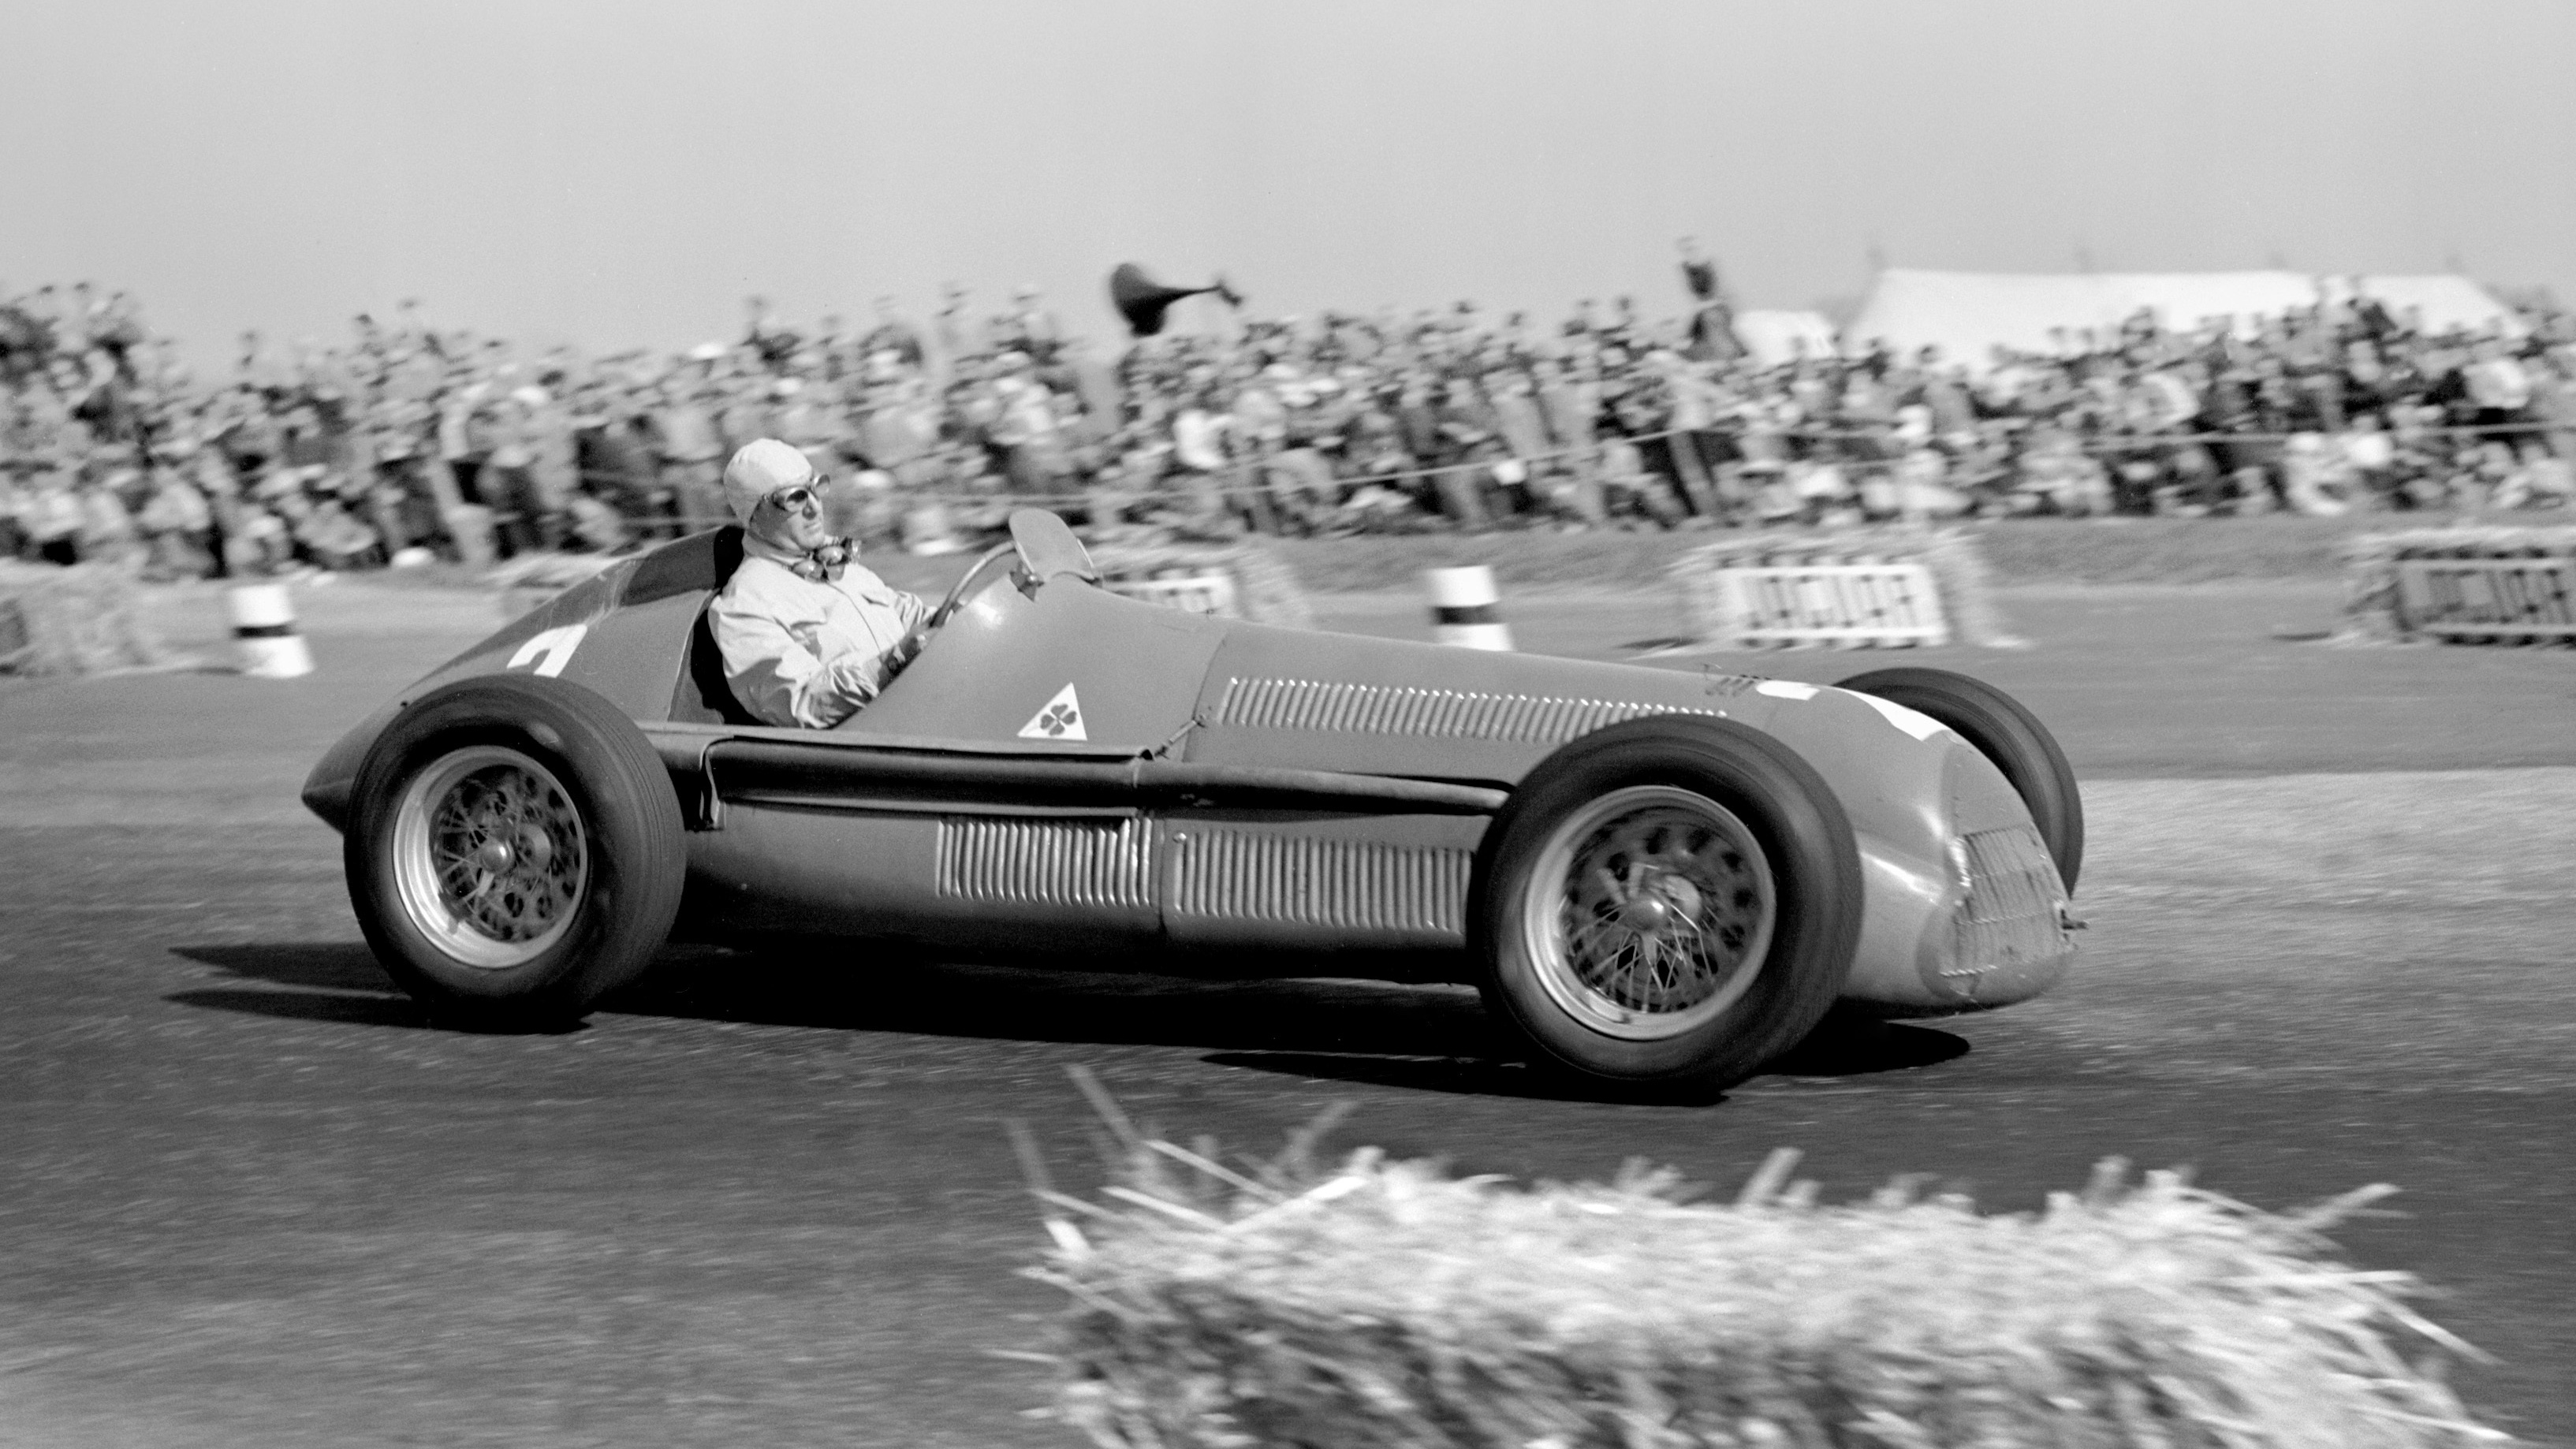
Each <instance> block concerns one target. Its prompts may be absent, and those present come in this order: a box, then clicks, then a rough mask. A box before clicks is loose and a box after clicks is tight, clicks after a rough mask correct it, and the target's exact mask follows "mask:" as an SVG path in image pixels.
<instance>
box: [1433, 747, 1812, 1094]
mask: <svg viewBox="0 0 2576 1449" xmlns="http://www.w3.org/2000/svg"><path fill="white" fill-rule="evenodd" d="M1861 910H1862V901H1861V871H1860V850H1859V846H1858V844H1857V843H1856V842H1855V841H1854V839H1853V836H1852V827H1851V820H1850V818H1849V817H1848V816H1847V815H1846V814H1845V813H1844V811H1843V807H1842V802H1841V801H1839V800H1837V799H1836V798H1835V796H1834V793H1833V790H1832V788H1831V787H1829V786H1828V785H1827V784H1826V783H1825V781H1824V779H1823V777H1822V776H1820V775H1818V774H1817V773H1816V771H1815V768H1814V767H1813V766H1811V765H1809V764H1808V763H1807V762H1806V761H1805V760H1804V759H1802V758H1800V757H1799V756H1798V754H1797V752H1796V751H1794V750H1792V749H1790V748H1789V747H1788V746H1787V745H1784V744H1782V743H1780V742H1779V741H1778V740H1776V739H1773V738H1772V737H1771V736H1769V735H1766V734H1763V733H1762V732H1760V731H1758V730H1755V729H1752V728H1749V727H1747V726H1745V725H1742V724H1738V723H1736V722H1734V721H1732V720H1723V719H1709V718H1704V717H1697V716H1686V715H1654V716H1648V717H1646V718H1644V719H1635V720H1629V721H1626V722H1625V723H1621V724H1615V725H1611V726H1609V727H1607V728H1605V729H1600V730H1596V731H1594V732H1592V733H1591V734H1588V735H1585V736H1584V737H1582V738H1581V739H1578V740H1575V741H1573V742H1571V743H1569V744H1567V745H1566V746H1565V747H1564V748H1562V749H1560V750H1558V751H1557V752H1556V753H1555V754H1553V755H1550V756H1549V757H1548V758H1547V759H1545V760H1543V761H1541V762H1540V763H1539V765H1538V767H1537V768H1536V769H1534V770H1532V771H1531V772H1530V773H1529V775H1528V777H1527V778H1525V779H1524V780H1523V781H1522V782H1521V784H1520V786H1519V788H1517V789H1515V790H1514V791H1512V793H1511V798H1510V799H1508V800H1507V801H1505V802H1504V804H1503V808H1502V810H1501V811H1500V812H1498V813H1497V814H1496V816H1495V817H1494V822H1493V824H1492V826H1491V827H1490V828H1488V829H1487V831H1486V832H1485V838H1484V842H1483V844H1482V845H1481V846H1480V847H1479V849H1478V852H1477V860H1476V867H1475V875H1474V878H1473V885H1472V886H1471V888H1470V890H1469V894H1468V903H1467V946H1468V950H1469V952H1470V960H1471V962H1472V964H1473V966H1474V969H1475V971H1476V973H1477V985H1478V989H1479V990H1480V992H1481V993H1482V994H1483V996H1484V999H1485V1006H1486V1009H1487V1011H1488V1012H1489V1013H1491V1015H1492V1016H1493V1018H1494V1019H1495V1020H1496V1021H1497V1022H1498V1023H1500V1024H1501V1025H1502V1026H1503V1027H1504V1028H1505V1029H1506V1030H1507V1031H1508V1032H1509V1033H1510V1034H1511V1035H1512V1036H1513V1037H1514V1038H1516V1040H1517V1042H1518V1044H1520V1045H1522V1046H1524V1047H1525V1048H1526V1049H1527V1051H1528V1054H1529V1060H1530V1061H1531V1063H1532V1064H1533V1065H1535V1066H1538V1067H1541V1068H1545V1069H1557V1070H1566V1071H1571V1072H1573V1073H1576V1074H1578V1075H1580V1076H1583V1077H1589V1078H1593V1079H1607V1080H1608V1081H1611V1082H1616V1083H1623V1084H1628V1085H1631V1086H1640V1087H1650V1088H1654V1089H1658V1090H1697V1091H1710V1090H1719V1089H1723V1088H1725V1087H1727V1086H1730V1085H1732V1084H1734V1083H1736V1082H1739V1081H1741V1080H1743V1079H1744V1078H1746V1077H1749V1076H1751V1075H1753V1074H1754V1073H1755V1072H1757V1071H1760V1070H1761V1069H1762V1067H1763V1066H1764V1064H1766V1063H1767V1062H1769V1061H1770V1060H1771V1059H1772V1058H1774V1057H1776V1056H1778V1055H1779V1054H1780V1053H1782V1052H1784V1051H1786V1050H1788V1049H1789V1048H1790V1047H1792V1046H1795V1045H1796V1044H1797V1043H1798V1042H1799V1041H1800V1040H1801V1039H1803V1038H1804V1037H1805V1036H1806V1035H1807V1033H1808V1032H1809V1031H1810V1030H1811V1029H1813V1028H1814V1026H1815V1025H1816V1023H1817V1022H1818V1021H1819V1020H1821V1019H1822V1018H1823V1017H1824V1014H1825V1012H1826V1010H1827V1009H1828V1008H1830V1007H1831V1006H1832V1005H1833V1003H1834V999H1835V998H1836V997H1837V996H1839V995H1840V994H1841V992H1842V989H1843V983H1844V981H1845V979H1846V977H1848V975H1849V974H1850V971H1851V962H1852V956H1853V954H1854V952H1855V951H1856V950H1857V949H1858V947H1859V943H1860V929H1861Z"/></svg>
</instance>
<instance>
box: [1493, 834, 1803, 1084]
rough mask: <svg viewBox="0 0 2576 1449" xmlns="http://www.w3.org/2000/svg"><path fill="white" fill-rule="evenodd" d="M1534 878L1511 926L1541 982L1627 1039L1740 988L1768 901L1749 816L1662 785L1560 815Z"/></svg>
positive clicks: (1710, 1009)
mask: <svg viewBox="0 0 2576 1449" xmlns="http://www.w3.org/2000/svg"><path fill="white" fill-rule="evenodd" d="M1531 882H1532V885H1533V886H1536V887H1542V888H1541V889H1533V890H1531V891H1530V892H1528V894H1527V895H1526V896H1525V897H1524V900H1523V905H1522V912H1521V931H1522V933H1523V935H1524V937H1525V943H1524V949H1526V950H1527V951H1528V952H1529V955H1530V959H1531V961H1532V963H1533V964H1534V965H1536V966H1537V968H1538V979H1539V984H1540V985H1541V986H1542V987H1544V988H1545V989H1546V991H1547V994H1548V995H1549V996H1550V997H1553V998H1554V999H1555V1001H1556V1003H1557V1005H1559V1006H1561V1007H1563V1008H1564V1009H1565V1010H1566V1012H1567V1013H1568V1014H1570V1015H1572V1016H1574V1017H1575V1018H1577V1019H1578V1020H1581V1021H1582V1022H1584V1023H1585V1024H1586V1025H1588V1026H1590V1027H1592V1028H1593V1029H1594V1030H1596V1031H1600V1032H1604V1033H1606V1034H1608V1035H1610V1036H1615V1037H1625V1038H1628V1039H1631V1040H1637V1041H1651V1040H1655V1039H1658V1038H1662V1037H1669V1036H1677V1035H1680V1034H1681V1033H1684V1032H1687V1031H1690V1030H1691V1029H1692V1028H1694V1027H1697V1026H1699V1025H1701V1024H1703V1023H1705V1022H1706V1021H1708V1020H1709V1019H1710V1018H1712V1017H1714V1016H1716V1015H1717V1014H1718V1013H1719V1012H1721V1011H1724V1010H1725V1009H1726V1008H1727V1006H1728V1004H1729V1003H1731V1002H1733V1001H1734V1000H1735V999H1736V998H1737V997H1739V996H1741V995H1743V994H1744V989H1745V987H1746V986H1747V985H1748V984H1750V983H1751V981H1752V979H1753V976H1754V974H1755V973H1756V972H1758V971H1759V970H1761V966H1762V956H1763V953H1764V952H1766V951H1768V950H1769V949H1770V946H1771V928H1772V922H1773V918H1774V917H1775V915H1776V914H1777V913H1778V910H1779V901H1778V894H1777V891H1776V888H1775V887H1774V885H1773V882H1772V879H1771V865H1770V862H1769V861H1767V860H1765V859H1764V858H1763V854H1762V846H1761V844H1760V842H1758V841H1756V840H1755V839H1754V838H1753V832H1752V830H1751V829H1750V828H1749V827H1748V826H1746V825H1745V823H1744V822H1743V821H1742V820H1740V819H1738V818H1737V817H1736V815H1735V812H1734V811H1731V810H1729V809H1727V808H1726V807H1725V806H1723V805H1720V804H1718V803H1717V802H1716V801H1714V800H1711V799H1709V798H1708V797H1706V796H1704V795H1697V794H1694V793H1692V792H1690V791H1688V790H1682V789H1676V788H1674V787H1672V786H1669V785H1637V786H1631V787H1629V788H1627V789H1624V790H1613V791H1611V792H1610V793H1609V794H1607V795H1603V796H1601V797H1600V798H1599V799H1596V800H1594V801H1592V802H1591V803H1590V804H1588V805H1586V806H1584V807H1583V808H1582V809H1581V810H1578V811H1576V812H1575V813H1574V814H1572V815H1570V816H1568V817H1566V819H1565V821H1564V822H1563V823H1562V824H1560V825H1558V826H1557V827H1556V829H1555V831H1554V832H1553V833H1552V834H1550V835H1549V837H1548V839H1547V842H1546V844H1545V845H1544V846H1542V847H1541V849H1540V853H1539V858H1538V862H1537V864H1536V865H1534V866H1533V867H1532V868H1531ZM1549 882H1554V883H1555V889H1554V890H1553V891H1550V890H1546V889H1543V887H1545V886H1546V885H1547V883H1549Z"/></svg>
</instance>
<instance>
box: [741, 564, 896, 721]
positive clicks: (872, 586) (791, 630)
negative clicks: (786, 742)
mask: <svg viewBox="0 0 2576 1449" xmlns="http://www.w3.org/2000/svg"><path fill="white" fill-rule="evenodd" d="M929 615H930V606H929V605H927V604H924V603H923V602H922V601H921V600H920V599H919V598H917V597H915V596H914V595H911V594H907V593H905V592H903V591H902V590H900V589H895V588H891V587H888V586H887V584H886V581H885V580H883V579H881V578H878V577H877V576H876V575H875V574H872V573H870V572H868V571H867V570H866V569H863V568H861V567H859V566H858V565H856V564H852V565H850V566H849V567H848V568H847V569H846V570H844V571H843V572H842V574H841V577H840V578H839V579H837V580H835V581H833V582H830V583H816V582H813V581H810V580H807V579H803V578H799V577H798V576H797V575H796V572H795V571H794V570H793V569H791V568H789V567H788V566H787V565H786V564H784V563H782V562H779V561H778V560H776V559H772V558H765V557H762V556H761V554H760V553H759V552H758V551H756V546H754V551H752V552H750V553H749V556H747V557H745V558H744V559H743V561H742V567H741V568H739V569H736V570H735V571H734V576H733V579H732V581H731V582H730V583H727V584H726V585H725V587H724V592H723V593H721V594H718V595H716V600H715V602H714V603H713V604H711V605H709V606H708V608H707V623H708V626H709V627H710V628H711V629H712V630H713V631H714V633H715V637H716V647H717V648H718V649H720V650H722V651H723V653H724V666H725V680H726V682H727V683H729V684H731V685H732V686H733V697H734V698H735V699H736V700H739V701H740V702H741V703H742V707H743V708H744V709H747V710H749V711H751V713H752V714H753V715H754V716H756V717H757V718H758V719H759V720H760V722H761V723H763V724H773V725H802V726H804V727H805V728H807V729H827V728H829V727H831V726H833V725H836V724H839V723H840V722H841V721H843V720H845V719H848V718H849V717H850V716H851V715H853V714H855V713H857V712H858V710H859V707H860V706H861V705H864V704H866V703H867V702H868V701H869V700H871V699H874V698H876V696H877V691H878V690H880V689H883V688H884V687H885V683H886V680H887V679H888V678H890V677H891V676H892V674H893V672H894V671H893V669H892V668H890V667H889V666H888V663H887V660H888V656H889V655H890V653H891V652H892V651H893V650H894V649H895V646H897V645H898V644H900V643H902V642H903V637H904V635H905V634H907V633H909V632H910V631H911V630H913V629H915V628H917V627H919V626H920V624H921V622H922V621H923V620H924V619H926V618H928V617H929Z"/></svg>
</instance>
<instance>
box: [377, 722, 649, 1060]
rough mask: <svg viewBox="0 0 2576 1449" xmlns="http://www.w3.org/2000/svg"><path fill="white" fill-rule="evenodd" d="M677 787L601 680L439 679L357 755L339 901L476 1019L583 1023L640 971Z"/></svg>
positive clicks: (428, 991) (501, 1023) (467, 1020)
mask: <svg viewBox="0 0 2576 1449" xmlns="http://www.w3.org/2000/svg"><path fill="white" fill-rule="evenodd" d="M683 830H684V825H683V822H682V820H681V816H680V804H679V798H678V796H677V795H676V794H675V793H674V791H673V789H672V787H671V781H670V776H669V775H668V774H667V773H666V772H665V771H664V769H663V767H662V762H661V760H660V758H659V757H658V756H656V755H655V754H654V752H653V747H652V745H651V744H650V743H648V742H647V741H646V740H645V738H644V735H643V732H642V731H640V730H638V729H636V727H635V725H634V724H633V722H632V721H630V720H628V719H627V718H626V717H625V715H624V714H622V713H621V712H619V710H618V709H617V707H616V706H614V705H612V704H610V703H609V702H608V701H607V700H605V699H603V698H601V697H600V696H599V695H597V694H595V693H592V692H591V691H590V690H587V689H583V688H581V687H580V686H578V685H573V684H566V683H564V682H562V681H561V680H557V679H549V678H543V677H540V676H537V675H530V674H499V675H487V676H483V677H480V678H475V679H466V680H460V681H457V682H456V683H453V684H448V685H444V686H441V687H440V688H438V689H435V690H432V691H431V692H430V693H428V694H427V695H424V696H422V697H421V699H420V700H418V701H417V702H415V703H414V704H413V705H412V706H411V707H410V708H408V709H406V710H404V711H403V712H402V713H401V714H400V715H398V716H396V717H395V719H394V721H393V723H392V724H390V725H388V726H387V727H386V729H385V732H384V733H383V735H381V736H380V737H378V739H377V740H376V743H375V745H374V747H373V748H372V749H370V750H369V751H368V752H367V757H366V760H365V761H364V763H362V764H361V765H360V766H359V769H358V778H357V781H356V786H355V788H354V790H353V791H352V792H351V795H350V818H349V826H348V830H347V832H346V834H345V836H344V838H343V842H342V849H341V862H342V866H343V868H344V870H345V872H346V874H347V876H348V881H349V902H350V905H351V906H352V907H353V908H355V910H356V911H357V915H358V925H359V927H360V929H361V930H363V931H364V932H365V933H366V937H367V944H368V946H369V947H371V948H372V949H373V950H374V951H375V953H376V959H377V960H378V961H380V962H382V963H383V965H384V968H385V971H386V973H387V974H388V975H390V976H392V977H393V979H394V982H395V984H397V985H399V986H400V987H402V988H403V989H404V990H405V991H408V992H410V993H411V994H412V995H413V996H414V997H416V998H418V999H419V1000H420V1001H421V1002H422V1003H423V1004H424V1005H426V1006H427V1007H429V1008H430V1010H431V1012H432V1014H433V1015H434V1016H437V1017H440V1018H444V1019H447V1020H451V1021H454V1022H456V1023H457V1024H460V1025H467V1026H473V1027H479V1028H485V1029H500V1030H528V1029H542V1028H547V1027H553V1026H560V1025H565V1024H569V1023H571V1022H575V1021H578V1020H579V1019H580V1018H581V1016H582V1015H583V1014H584V1013H585V1012H586V1011H587V1010H588V1009H589V1008H590V1005H591V1003H593V1002H595V1001H597V1000H598V999H599V998H600V997H602V996H604V995H606V994H607V993H609V992H610V991H613V990H615V989H617V988H618V987H619V986H622V985H624V984H626V983H627V982H628V981H630V980H633V979H634V978H635V977H636V976H638V975H640V974H642V972H643V970H644V968H645V967H646V966H647V965H649V964H650V963H651V961H652V959H653V954H654V952H655V951H657V950H659V949H660V948H661V945H662V943H663V941H664V940H665V939H666V938H667V937H668V936H669V934H670V930H671V922H672V919H673V917H674V916H676V915H677V914H678V912H679V907H680V892H681V888H682V886H683V885H684V884H685V883H686V879H687V874H688V854H687V848H686V845H685V842H684V837H683Z"/></svg>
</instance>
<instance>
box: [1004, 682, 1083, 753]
mask: <svg viewBox="0 0 2576 1449" xmlns="http://www.w3.org/2000/svg"><path fill="white" fill-rule="evenodd" d="M1020 738H1021V739H1024V740H1087V739H1090V738H1091V736H1090V734H1089V733H1087V732H1086V731H1084V729H1083V727H1082V701H1081V700H1080V699H1079V698H1077V697H1076V696H1075V694H1074V692H1073V686H1072V685H1070V684H1068V685H1066V686H1065V687H1064V688H1062V689H1059V690H1057V691H1056V692H1055V698H1053V699H1050V700H1048V701H1047V702H1046V707H1045V708H1044V709H1041V710H1039V711H1038V712H1037V713H1036V714H1034V715H1031V716H1030V717H1029V722H1028V723H1027V724H1024V725H1022V726H1020Z"/></svg>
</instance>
